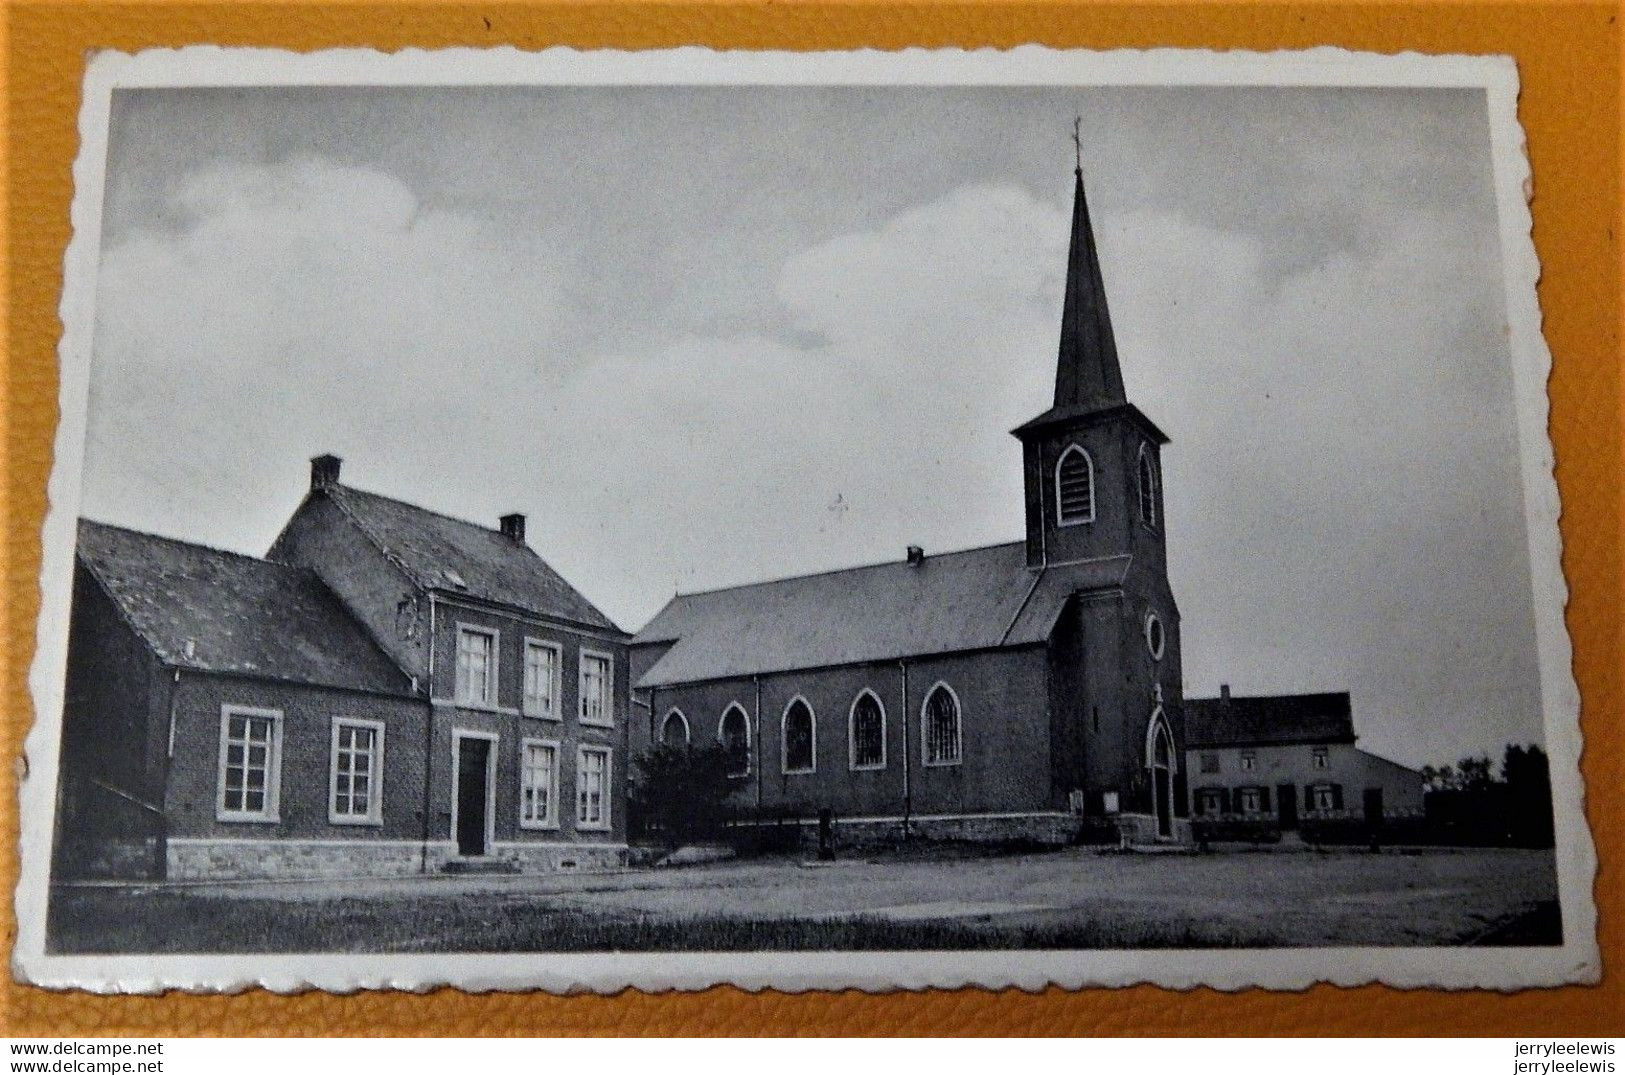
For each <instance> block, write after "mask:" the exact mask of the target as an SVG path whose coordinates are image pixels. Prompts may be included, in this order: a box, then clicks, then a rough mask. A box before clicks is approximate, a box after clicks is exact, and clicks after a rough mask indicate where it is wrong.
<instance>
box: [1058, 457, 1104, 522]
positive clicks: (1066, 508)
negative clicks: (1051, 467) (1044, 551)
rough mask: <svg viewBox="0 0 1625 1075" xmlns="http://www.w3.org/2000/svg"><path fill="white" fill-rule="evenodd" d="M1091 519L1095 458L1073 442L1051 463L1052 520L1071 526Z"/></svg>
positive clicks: (1093, 500)
mask: <svg viewBox="0 0 1625 1075" xmlns="http://www.w3.org/2000/svg"><path fill="white" fill-rule="evenodd" d="M1094 520H1095V461H1094V460H1093V459H1091V458H1089V453H1088V452H1086V451H1084V450H1083V449H1082V448H1080V447H1078V446H1077V445H1076V444H1073V445H1070V446H1068V448H1067V449H1066V451H1064V452H1062V453H1061V458H1060V459H1059V460H1057V461H1056V463H1055V521H1056V522H1057V523H1058V524H1059V525H1061V526H1075V525H1077V524H1078V523H1090V522H1094Z"/></svg>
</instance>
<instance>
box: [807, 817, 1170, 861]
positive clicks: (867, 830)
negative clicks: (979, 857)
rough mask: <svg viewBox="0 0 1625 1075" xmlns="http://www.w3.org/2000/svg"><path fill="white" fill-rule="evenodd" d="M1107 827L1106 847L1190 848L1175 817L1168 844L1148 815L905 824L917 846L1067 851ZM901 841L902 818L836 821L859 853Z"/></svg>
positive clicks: (813, 844)
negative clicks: (1122, 838) (1026, 846)
mask: <svg viewBox="0 0 1625 1075" xmlns="http://www.w3.org/2000/svg"><path fill="white" fill-rule="evenodd" d="M1102 826H1107V827H1110V828H1111V830H1112V836H1111V839H1110V840H1107V841H1105V842H1107V843H1116V842H1117V840H1118V836H1117V835H1116V834H1118V833H1121V834H1123V835H1126V837H1127V842H1128V843H1129V844H1132V845H1143V844H1159V843H1175V844H1186V845H1188V844H1190V843H1192V837H1191V827H1190V822H1189V821H1188V820H1186V819H1185V818H1176V819H1175V820H1174V826H1173V837H1172V839H1171V840H1170V839H1159V838H1158V836H1157V820H1156V818H1154V817H1151V816H1149V815H1141V814H1118V815H1116V816H1114V817H1110V818H1083V817H1077V816H1073V815H1070V814H1022V815H1017V816H1012V817H1000V816H982V817H955V818H930V817H927V818H915V819H913V820H912V821H910V822H909V827H908V832H909V839H911V840H918V841H924V842H929V841H942V842H951V841H964V842H966V843H988V844H998V843H1018V842H1020V843H1034V844H1042V845H1046V846H1050V847H1065V846H1067V845H1069V844H1075V843H1100V842H1102V841H1101V840H1100V839H1099V834H1098V833H1096V832H1095V830H1097V829H1100V828H1101V827H1102ZM902 842H903V823H902V821H901V819H896V818H885V819H874V820H864V819H855V820H841V819H840V818H836V819H835V847H836V850H837V851H840V850H842V849H848V848H850V849H861V848H866V847H888V846H895V845H897V844H900V843H902ZM799 847H800V850H801V851H802V853H804V854H809V855H810V854H816V853H817V851H818V825H817V823H816V822H806V821H803V822H802V823H801V825H800V834H799Z"/></svg>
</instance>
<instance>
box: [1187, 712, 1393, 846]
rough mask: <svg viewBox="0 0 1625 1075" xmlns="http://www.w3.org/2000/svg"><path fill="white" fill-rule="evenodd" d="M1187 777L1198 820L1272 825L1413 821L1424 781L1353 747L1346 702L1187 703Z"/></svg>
mask: <svg viewBox="0 0 1625 1075" xmlns="http://www.w3.org/2000/svg"><path fill="white" fill-rule="evenodd" d="M1185 736H1186V746H1187V748H1188V749H1187V755H1186V770H1187V771H1188V772H1189V773H1190V781H1189V787H1190V795H1191V810H1192V813H1193V814H1194V815H1195V816H1196V817H1199V818H1208V819H1217V818H1234V819H1239V820H1244V821H1250V822H1273V823H1274V826H1275V827H1276V828H1278V829H1280V830H1282V831H1284V832H1290V831H1292V830H1294V829H1296V828H1298V826H1299V823H1300V822H1301V821H1303V820H1305V819H1312V818H1325V819H1346V818H1359V819H1364V820H1370V821H1378V820H1381V819H1383V818H1393V817H1408V816H1409V817H1414V816H1420V815H1421V813H1422V805H1423V804H1422V793H1423V788H1422V774H1421V773H1420V772H1418V771H1417V770H1415V769H1412V768H1409V767H1408V766H1404V765H1400V764H1399V763H1398V762H1395V761H1390V760H1388V759H1387V758H1384V757H1381V756H1379V755H1376V754H1372V753H1371V752H1370V751H1366V750H1361V749H1360V748H1359V747H1357V746H1355V742H1356V739H1357V736H1356V735H1355V734H1354V711H1353V706H1352V704H1351V702H1350V698H1349V695H1348V693H1347V692H1341V691H1340V692H1333V693H1325V694H1276V695H1259V696H1252V697H1243V696H1241V695H1233V694H1231V693H1230V687H1229V685H1228V684H1227V685H1225V686H1223V687H1221V688H1220V690H1219V696H1218V697H1217V698H1187V699H1186V700H1185Z"/></svg>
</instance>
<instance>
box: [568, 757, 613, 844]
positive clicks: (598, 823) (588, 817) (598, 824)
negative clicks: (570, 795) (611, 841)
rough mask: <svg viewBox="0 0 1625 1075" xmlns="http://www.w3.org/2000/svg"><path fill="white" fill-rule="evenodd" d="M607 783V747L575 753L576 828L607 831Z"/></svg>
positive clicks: (608, 768)
mask: <svg viewBox="0 0 1625 1075" xmlns="http://www.w3.org/2000/svg"><path fill="white" fill-rule="evenodd" d="M609 779H610V751H609V748H608V747H588V746H583V747H578V748H577V749H576V828H578V829H607V828H609Z"/></svg>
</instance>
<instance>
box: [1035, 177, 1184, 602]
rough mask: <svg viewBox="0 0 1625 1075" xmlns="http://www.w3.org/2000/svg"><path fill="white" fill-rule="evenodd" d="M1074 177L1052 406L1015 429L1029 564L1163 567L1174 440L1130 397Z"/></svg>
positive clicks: (1086, 207)
mask: <svg viewBox="0 0 1625 1075" xmlns="http://www.w3.org/2000/svg"><path fill="white" fill-rule="evenodd" d="M1075 174H1076V185H1075V188H1074V191H1073V204H1072V239H1071V246H1070V249H1069V251H1068V254H1067V269H1066V298H1065V302H1064V304H1063V306H1062V308H1061V346H1060V353H1059V355H1058V356H1057V360H1056V364H1055V404H1054V406H1052V407H1051V408H1050V409H1049V410H1047V411H1045V412H1044V413H1043V414H1041V415H1039V416H1038V417H1037V418H1034V419H1033V420H1032V421H1030V422H1027V423H1026V424H1025V425H1022V426H1020V427H1019V428H1017V429H1015V430H1013V433H1014V435H1015V436H1016V437H1017V438H1018V439H1019V440H1020V441H1021V444H1022V455H1023V466H1024V470H1025V479H1026V480H1025V484H1026V501H1027V566H1028V567H1029V568H1032V569H1034V570H1038V569H1041V568H1044V567H1046V566H1051V565H1057V564H1066V563H1076V562H1078V561H1081V560H1093V559H1098V558H1100V557H1105V556H1116V555H1119V554H1122V553H1128V554H1131V555H1133V556H1135V557H1136V558H1138V559H1142V560H1143V559H1151V560H1154V561H1156V563H1157V564H1158V565H1159V566H1160V565H1161V564H1162V562H1163V561H1164V559H1165V556H1164V546H1163V540H1162V464H1161V451H1162V446H1163V445H1164V444H1166V443H1168V437H1167V435H1166V434H1164V433H1163V432H1162V430H1160V429H1158V428H1157V426H1156V424H1155V423H1154V422H1152V421H1151V419H1149V418H1147V417H1146V416H1145V414H1144V413H1143V412H1142V411H1141V410H1140V409H1139V408H1138V407H1136V406H1135V405H1134V404H1132V403H1130V402H1129V401H1128V397H1127V395H1126V394H1125V393H1124V390H1123V370H1122V367H1121V366H1120V365H1119V363H1118V360H1117V340H1116V338H1115V337H1114V336H1113V335H1112V320H1111V313H1110V311H1109V310H1108V309H1107V306H1106V286H1105V282H1104V280H1103V279H1102V278H1101V273H1100V255H1099V253H1098V251H1097V250H1096V247H1095V235H1094V229H1093V227H1092V226H1091V225H1090V222H1089V205H1088V201H1087V199H1086V198H1085V197H1084V192H1083V168H1082V166H1081V165H1080V166H1079V167H1078V169H1077V171H1076V173H1075Z"/></svg>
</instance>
